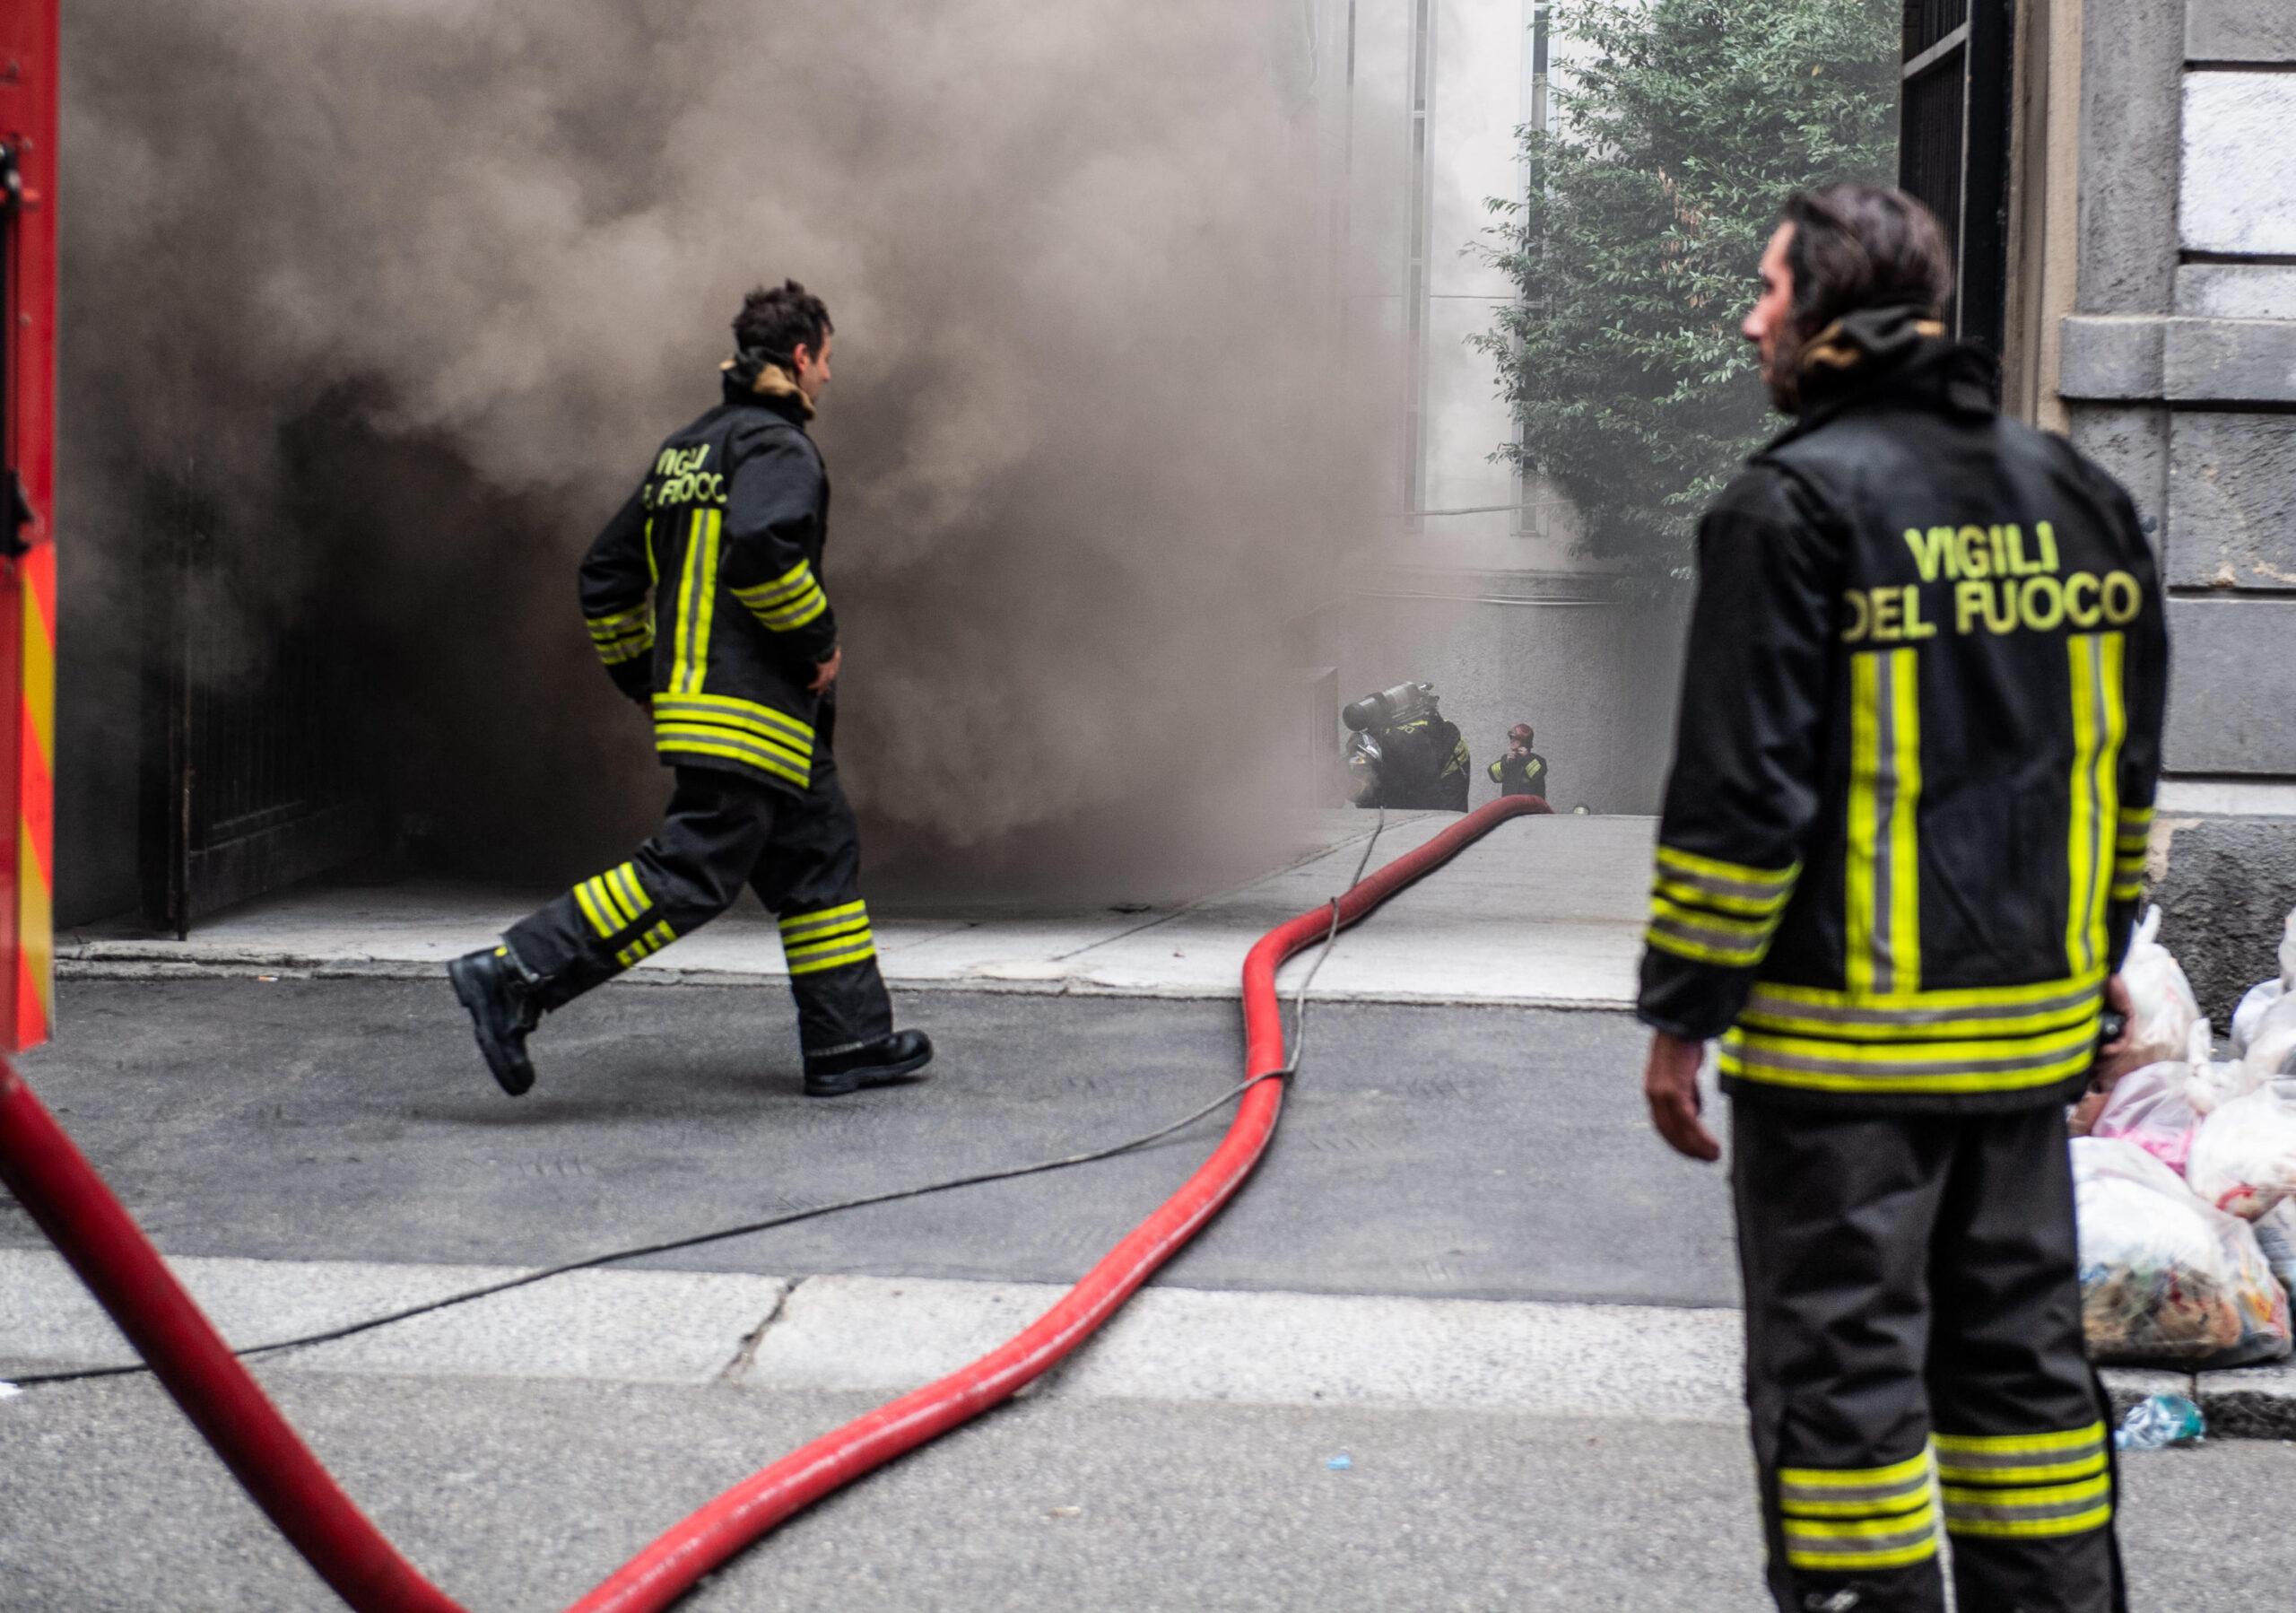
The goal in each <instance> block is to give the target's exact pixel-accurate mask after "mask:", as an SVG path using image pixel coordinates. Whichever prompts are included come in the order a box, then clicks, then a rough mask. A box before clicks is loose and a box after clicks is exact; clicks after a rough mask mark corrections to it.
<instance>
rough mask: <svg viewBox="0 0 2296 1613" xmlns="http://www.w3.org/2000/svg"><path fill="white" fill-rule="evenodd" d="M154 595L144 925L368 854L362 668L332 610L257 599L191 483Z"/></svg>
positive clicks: (162, 555)
mask: <svg viewBox="0 0 2296 1613" xmlns="http://www.w3.org/2000/svg"><path fill="white" fill-rule="evenodd" d="M171 502H172V504H173V506H174V510H173V514H172V516H171V518H170V520H169V521H168V522H167V530H166V531H165V532H164V533H163V534H162V535H161V539H160V542H159V545H158V548H157V552H156V553H155V554H153V555H152V566H153V568H154V572H155V575H154V576H153V578H152V585H153V586H152V587H151V589H149V591H148V593H147V595H146V597H147V599H148V601H149V605H150V615H149V617H148V619H147V620H146V622H145V623H144V640H143V642H144V645H145V650H144V655H145V661H144V710H143V763H142V770H141V771H142V779H143V791H142V793H143V800H142V803H141V833H140V835H139V841H140V847H139V854H138V859H137V860H138V864H139V869H140V874H141V877H142V883H143V908H144V916H145V918H146V920H148V921H149V922H151V923H152V924H153V925H155V926H157V927H160V928H161V929H169V930H172V931H173V932H174V933H175V934H176V935H177V936H178V937H182V936H184V935H186V934H187V933H189V931H190V928H191V926H192V924H193V922H194V921H195V920H198V919H201V918H204V917H205V916H207V915H208V914H211V913H213V912H215V911H218V910H220V909H222V908H226V907H230V906H231V905H232V904H234V903H236V902H244V901H246V900H248V898H250V897H253V896H259V895H262V894H265V892H267V891H273V890H277V889H279V888H280V887H282V886H284V885H292V884H294V883H295V882H296V881H298V880H302V879H308V878H309V877H310V876H313V875H315V874H320V873H324V872H326V870H327V869H329V868H336V867H339V866H341V865H342V864H344V863H345V862H348V861H351V860H352V859H357V858H359V857H361V856H363V855H365V854H366V853H367V852H369V851H370V850H372V849H373V847H374V846H375V845H376V843H377V840H378V833H379V830H380V827H381V824H382V819H383V815H382V813H381V812H380V811H379V810H378V803H377V791H376V789H375V788H374V770H373V768H372V767H371V766H370V764H369V756H370V750H369V747H368V746H366V745H364V744H363V743H362V742H361V701H360V700H359V698H358V693H359V692H358V684H357V671H356V668H355V667H352V665H351V664H350V660H349V656H348V655H347V653H346V652H345V649H344V641H343V640H342V639H341V638H340V636H339V635H333V634H330V633H329V632H327V631H326V629H325V627H324V626H323V625H321V624H320V623H324V621H325V618H326V612H325V611H324V610H314V609H310V608H308V606H307V602H303V601H300V600H294V599H286V600H282V601H279V602H278V603H277V604H276V605H274V606H268V607H253V608H252V610H251V612H242V611H222V610H218V609H215V608H213V606H214V603H215V601H216V600H217V599H218V598H219V597H241V598H244V597H248V596H249V595H257V594H258V593H259V590H257V589H253V588H252V587H251V586H250V585H251V584H252V583H253V582H255V581H256V579H254V578H252V577H250V576H248V574H247V573H248V571H250V570H251V569H252V568H254V567H256V566H257V565H259V564H260V563H261V560H260V558H259V556H251V554H250V553H249V551H248V548H247V547H246V546H244V545H231V544H228V543H225V542H223V541H222V529H221V527H220V524H219V523H220V520H221V519H222V518H221V517H220V516H219V514H218V513H217V512H216V511H215V510H214V509H213V506H212V505H209V504H207V503H206V502H205V501H204V500H202V499H201V497H200V496H199V495H198V493H196V490H195V489H194V488H193V486H192V485H191V483H190V479H189V478H188V477H187V478H186V479H185V481H184V483H183V484H181V485H180V486H179V488H178V492H177V494H176V496H175V497H174V498H173V499H172V500H171Z"/></svg>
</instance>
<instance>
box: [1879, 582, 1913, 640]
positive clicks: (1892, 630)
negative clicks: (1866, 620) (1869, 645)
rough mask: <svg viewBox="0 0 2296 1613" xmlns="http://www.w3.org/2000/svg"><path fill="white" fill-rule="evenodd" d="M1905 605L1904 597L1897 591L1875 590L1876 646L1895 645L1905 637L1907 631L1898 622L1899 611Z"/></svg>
mask: <svg viewBox="0 0 2296 1613" xmlns="http://www.w3.org/2000/svg"><path fill="white" fill-rule="evenodd" d="M1909 591H1910V590H1909ZM1904 603H1905V600H1904V597H1903V596H1902V595H1900V593H1899V592H1898V591H1897V589H1874V642H1875V643H1876V644H1894V643H1896V642H1897V641H1899V640H1900V639H1902V638H1903V637H1905V630H1904V628H1903V627H1902V626H1900V623H1899V622H1898V611H1899V610H1900V608H1901V607H1902V606H1903V605H1904Z"/></svg>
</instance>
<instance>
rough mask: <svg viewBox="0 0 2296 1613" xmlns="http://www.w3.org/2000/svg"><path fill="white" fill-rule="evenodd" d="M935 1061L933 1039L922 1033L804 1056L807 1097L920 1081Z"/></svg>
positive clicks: (903, 1033)
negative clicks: (920, 1074) (922, 1072)
mask: <svg viewBox="0 0 2296 1613" xmlns="http://www.w3.org/2000/svg"><path fill="white" fill-rule="evenodd" d="M932 1062H933V1039H932V1038H931V1037H930V1036H927V1035H926V1033H924V1032H922V1031H895V1032H894V1033H892V1034H891V1035H890V1036H881V1037H879V1038H878V1039H877V1040H876V1041H874V1042H863V1043H862V1044H861V1045H860V1046H859V1047H850V1048H847V1049H845V1050H843V1051H840V1052H835V1053H822V1054H819V1055H815V1054H812V1053H808V1054H807V1055H806V1056H805V1095H806V1096H807V1097H809V1098H836V1097H842V1096H844V1095H845V1094H847V1093H848V1092H858V1091H860V1090H861V1088H863V1087H865V1086H892V1085H893V1084H895V1083H896V1082H903V1081H919V1080H923V1079H924V1077H922V1076H919V1075H918V1073H917V1072H918V1071H919V1070H921V1069H923V1068H925V1067H926V1065H928V1064H930V1063H932Z"/></svg>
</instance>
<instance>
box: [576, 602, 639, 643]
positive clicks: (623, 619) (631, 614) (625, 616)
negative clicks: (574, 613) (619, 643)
mask: <svg viewBox="0 0 2296 1613" xmlns="http://www.w3.org/2000/svg"><path fill="white" fill-rule="evenodd" d="M582 620H583V621H585V622H586V623H588V624H589V628H590V636H591V637H592V638H594V639H618V638H620V637H621V636H622V634H623V633H625V632H632V631H633V630H635V629H637V628H640V627H650V626H651V625H652V624H653V613H652V611H651V610H650V609H649V608H648V606H645V605H643V604H639V605H633V606H630V607H628V608H627V609H625V610H618V611H613V612H610V613H608V614H607V615H603V616H585V617H583V618H582Z"/></svg>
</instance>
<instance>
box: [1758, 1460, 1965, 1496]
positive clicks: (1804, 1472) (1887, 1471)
mask: <svg viewBox="0 0 2296 1613" xmlns="http://www.w3.org/2000/svg"><path fill="white" fill-rule="evenodd" d="M1928 1471H1929V1452H1926V1451H1924V1452H1921V1453H1920V1454H1919V1455H1918V1456H1909V1457H1907V1458H1906V1459H1905V1460H1903V1461H1893V1462H1892V1463H1890V1465H1889V1466H1887V1467H1885V1468H1780V1469H1778V1481H1779V1483H1780V1484H1790V1485H1793V1486H1795V1487H1797V1488H1806V1489H1813V1490H1861V1489H1867V1488H1871V1487H1874V1486H1875V1485H1884V1484H1902V1483H1904V1482H1905V1481H1906V1480H1907V1479H1909V1478H1920V1477H1921V1476H1922V1475H1923V1474H1925V1473H1926V1472H1928Z"/></svg>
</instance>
